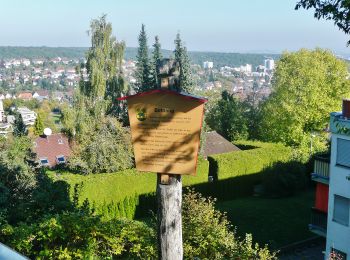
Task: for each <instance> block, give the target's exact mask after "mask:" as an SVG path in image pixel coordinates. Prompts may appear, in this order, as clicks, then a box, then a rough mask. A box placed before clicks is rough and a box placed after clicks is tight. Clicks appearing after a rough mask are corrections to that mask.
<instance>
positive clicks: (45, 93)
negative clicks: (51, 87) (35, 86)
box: [36, 89, 49, 97]
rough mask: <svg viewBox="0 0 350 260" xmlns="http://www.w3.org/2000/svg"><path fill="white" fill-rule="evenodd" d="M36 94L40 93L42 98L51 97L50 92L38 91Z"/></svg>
mask: <svg viewBox="0 0 350 260" xmlns="http://www.w3.org/2000/svg"><path fill="white" fill-rule="evenodd" d="M36 93H38V94H39V96H41V97H48V96H49V91H48V90H45V89H41V90H38V91H36Z"/></svg>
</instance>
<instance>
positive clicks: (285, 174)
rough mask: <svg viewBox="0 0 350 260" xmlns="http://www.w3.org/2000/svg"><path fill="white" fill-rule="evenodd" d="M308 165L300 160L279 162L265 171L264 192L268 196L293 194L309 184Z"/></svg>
mask: <svg viewBox="0 0 350 260" xmlns="http://www.w3.org/2000/svg"><path fill="white" fill-rule="evenodd" d="M307 182H308V178H307V176H306V167H305V165H303V164H302V163H300V162H297V161H291V162H286V163H282V162H277V163H274V164H273V165H272V166H270V167H267V168H266V169H265V170H264V172H263V182H262V184H263V188H264V193H265V194H266V195H268V196H274V197H284V196H290V195H293V194H294V193H295V192H296V191H297V190H301V189H304V188H305V187H306V186H307Z"/></svg>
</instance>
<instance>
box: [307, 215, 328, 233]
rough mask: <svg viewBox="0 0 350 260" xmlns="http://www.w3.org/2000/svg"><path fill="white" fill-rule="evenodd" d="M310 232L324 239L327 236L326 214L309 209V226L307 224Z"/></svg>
mask: <svg viewBox="0 0 350 260" xmlns="http://www.w3.org/2000/svg"><path fill="white" fill-rule="evenodd" d="M309 229H310V231H311V232H313V233H315V234H317V235H320V236H324V237H326V234H327V213H325V212H323V211H320V210H318V209H316V208H312V209H311V224H309Z"/></svg>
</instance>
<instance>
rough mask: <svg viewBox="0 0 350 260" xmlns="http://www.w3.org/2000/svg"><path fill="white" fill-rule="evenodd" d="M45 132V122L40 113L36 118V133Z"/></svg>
mask: <svg viewBox="0 0 350 260" xmlns="http://www.w3.org/2000/svg"><path fill="white" fill-rule="evenodd" d="M43 132H44V123H43V120H42V118H41V116H40V115H38V117H37V118H36V119H35V123H34V134H35V135H41V134H43Z"/></svg>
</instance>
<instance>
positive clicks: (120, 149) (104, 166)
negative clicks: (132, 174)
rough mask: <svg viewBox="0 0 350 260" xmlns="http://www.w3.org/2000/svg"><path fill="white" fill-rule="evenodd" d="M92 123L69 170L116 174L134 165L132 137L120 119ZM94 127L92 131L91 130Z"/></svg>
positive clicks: (82, 134)
mask: <svg viewBox="0 0 350 260" xmlns="http://www.w3.org/2000/svg"><path fill="white" fill-rule="evenodd" d="M101 120H102V121H100V122H98V121H97V120H96V121H90V122H92V123H95V125H92V126H91V125H90V127H89V128H87V129H86V130H87V131H86V132H85V131H84V132H83V133H80V136H79V138H80V139H79V140H80V142H79V145H77V146H75V149H74V155H73V156H72V157H71V158H70V159H69V163H68V165H69V168H70V169H72V170H73V171H77V172H80V173H85V174H87V173H104V172H115V171H120V170H123V169H126V168H130V167H131V166H132V165H133V162H132V153H131V143H130V136H129V134H128V133H127V131H126V130H125V129H124V128H123V127H122V126H121V124H120V123H119V122H118V120H117V119H115V118H112V117H106V118H103V119H101ZM91 127H92V128H91Z"/></svg>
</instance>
